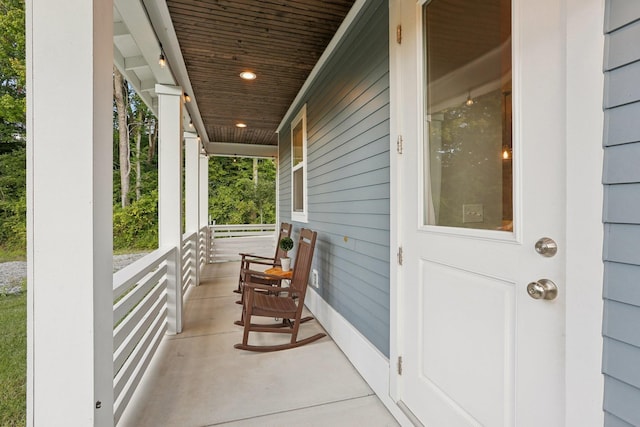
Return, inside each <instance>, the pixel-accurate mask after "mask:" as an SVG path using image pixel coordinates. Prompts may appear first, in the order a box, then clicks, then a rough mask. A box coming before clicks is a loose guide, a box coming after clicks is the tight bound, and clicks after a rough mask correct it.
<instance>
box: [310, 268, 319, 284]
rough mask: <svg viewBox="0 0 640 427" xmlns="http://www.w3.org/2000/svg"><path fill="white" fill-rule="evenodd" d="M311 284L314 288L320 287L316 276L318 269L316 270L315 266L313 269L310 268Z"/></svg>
mask: <svg viewBox="0 0 640 427" xmlns="http://www.w3.org/2000/svg"><path fill="white" fill-rule="evenodd" d="M311 286H313V287H314V288H316V289H317V288H319V287H320V280H319V278H318V270H316V269H315V268H314V269H313V270H311Z"/></svg>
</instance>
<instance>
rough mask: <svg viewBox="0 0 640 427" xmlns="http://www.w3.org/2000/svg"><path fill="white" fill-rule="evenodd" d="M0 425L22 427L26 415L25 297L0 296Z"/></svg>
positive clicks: (24, 293)
mask: <svg viewBox="0 0 640 427" xmlns="http://www.w3.org/2000/svg"><path fill="white" fill-rule="evenodd" d="M0 330H1V332H0V360H2V363H0V425H2V426H24V425H25V424H26V413H27V401H26V397H27V294H26V292H23V293H21V294H19V295H0Z"/></svg>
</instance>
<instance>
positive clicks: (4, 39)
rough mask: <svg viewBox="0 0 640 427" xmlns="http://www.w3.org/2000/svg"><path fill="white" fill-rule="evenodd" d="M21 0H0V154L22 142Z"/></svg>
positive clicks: (23, 122)
mask: <svg viewBox="0 0 640 427" xmlns="http://www.w3.org/2000/svg"><path fill="white" fill-rule="evenodd" d="M24 22H25V14H24V0H0V154H1V153H7V152H11V151H13V150H15V149H17V148H21V147H24V145H25V121H26V120H25V111H26V89H25V86H26V64H25V30H24Z"/></svg>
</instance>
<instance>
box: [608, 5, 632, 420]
mask: <svg viewBox="0 0 640 427" xmlns="http://www.w3.org/2000/svg"><path fill="white" fill-rule="evenodd" d="M605 8H606V9H605V10H606V13H605V24H604V28H605V33H606V34H605V55H604V67H603V68H604V70H605V88H604V90H605V91H604V107H605V112H604V113H605V122H604V137H603V146H604V150H605V151H604V168H603V177H602V181H603V184H604V206H603V222H604V262H605V264H604V267H605V269H604V291H603V298H604V318H603V325H602V334H603V336H604V346H603V362H602V372H603V373H604V375H605V389H604V411H605V426H608V427H623V426H637V425H640V409H639V408H640V407H639V406H638V404H639V403H640V368H639V367H640V327H639V326H640V167H639V165H640V120H639V119H638V118H639V117H640V43H638V40H640V1H637V0H606V2H605Z"/></svg>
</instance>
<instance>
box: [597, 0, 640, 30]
mask: <svg viewBox="0 0 640 427" xmlns="http://www.w3.org/2000/svg"><path fill="white" fill-rule="evenodd" d="M638 17H640V2H639V1H638V0H607V2H606V3H605V22H604V28H605V32H606V33H612V32H613V31H615V30H619V29H620V28H622V27H624V26H625V25H627V24H630V23H632V22H635V21H636V20H638Z"/></svg>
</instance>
